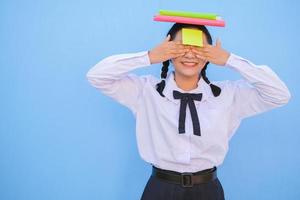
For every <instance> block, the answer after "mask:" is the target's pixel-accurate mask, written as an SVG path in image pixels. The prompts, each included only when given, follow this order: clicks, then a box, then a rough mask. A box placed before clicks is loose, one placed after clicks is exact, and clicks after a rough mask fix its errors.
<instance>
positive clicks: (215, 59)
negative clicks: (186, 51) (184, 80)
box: [192, 39, 230, 66]
mask: <svg viewBox="0 0 300 200" xmlns="http://www.w3.org/2000/svg"><path fill="white" fill-rule="evenodd" d="M192 52H193V53H195V54H196V56H197V57H198V58H200V59H203V60H207V61H209V62H211V63H213V64H216V65H221V66H223V65H225V64H226V62H227V60H228V58H229V56H230V53H229V52H227V51H226V50H224V49H222V47H221V42H220V40H219V39H217V42H216V45H215V46H213V45H204V46H203V47H196V46H193V48H192Z"/></svg>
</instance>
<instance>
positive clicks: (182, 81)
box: [174, 72, 199, 91]
mask: <svg viewBox="0 0 300 200" xmlns="http://www.w3.org/2000/svg"><path fill="white" fill-rule="evenodd" d="M174 79H175V82H176V85H177V86H178V87H179V88H180V89H182V90H184V91H189V90H193V89H195V88H197V87H198V81H199V74H196V75H195V76H183V75H180V74H178V73H176V72H175V76H174Z"/></svg>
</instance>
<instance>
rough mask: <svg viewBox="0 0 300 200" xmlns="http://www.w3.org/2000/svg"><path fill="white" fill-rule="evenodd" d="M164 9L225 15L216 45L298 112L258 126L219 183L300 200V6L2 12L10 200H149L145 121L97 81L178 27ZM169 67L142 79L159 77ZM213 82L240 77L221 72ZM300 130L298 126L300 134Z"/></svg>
mask: <svg viewBox="0 0 300 200" xmlns="http://www.w3.org/2000/svg"><path fill="white" fill-rule="evenodd" d="M159 9H171V10H186V11H199V12H215V13H218V14H220V15H221V16H223V18H224V19H225V20H226V22H227V26H226V27H225V28H217V27H210V28H209V30H210V31H211V33H212V35H213V37H214V41H215V39H216V38H217V37H220V39H221V41H222V44H223V47H224V48H225V49H227V50H228V51H230V52H233V53H235V54H237V55H240V56H242V57H245V58H247V59H249V60H251V61H252V62H254V63H256V64H267V65H269V66H270V67H271V68H272V69H273V70H274V71H275V72H276V73H277V74H278V75H279V76H280V78H281V79H282V80H283V81H284V82H285V83H286V84H287V86H288V87H289V89H290V91H291V94H292V99H291V100H290V102H289V103H288V105H286V106H284V107H281V108H276V109H274V110H272V111H270V112H267V113H264V114H261V115H257V116H255V117H252V118H248V119H246V120H245V121H243V123H242V124H241V126H240V128H239V129H238V131H237V132H236V134H235V135H234V136H233V138H232V140H231V141H230V149H229V152H228V154H227V157H226V159H225V161H224V163H223V165H221V166H219V171H218V174H219V178H220V180H221V182H222V184H223V187H224V190H225V195H226V199H229V200H241V199H243V200H253V199H264V200H274V199H276V200H277V199H278V200H279V199H284V200H294V199H300V190H299V186H300V180H299V178H300V172H299V164H300V154H299V150H300V149H299V142H300V131H299V122H300V119H299V113H300V112H299V102H300V97H299V95H300V92H299V91H300V87H299V83H300V82H299V74H298V73H300V69H299V66H298V63H297V59H299V46H300V42H299V35H300V29H299V25H300V22H299V16H298V14H297V13H298V11H299V9H300V3H299V1H296V0H294V1H293V0H281V1H278V0H264V1H262V0H252V1H245V0H240V1H233V0H227V1H220V0H218V1H217V0H211V1H203V0H202V1H199V0H187V1H182V0H172V1H171V0H164V1H162V0H159V1H141V0H127V1H113V0H112V1H96V0H81V1H70V0H68V1H67V0H65V1H62V0H51V1H50V0H48V1H31V0H28V1H16V0H10V1H8V0H1V2H0V75H1V79H0V91H1V100H0V102H1V112H0V117H1V120H0V199H1V200H2V199H3V200H21V199H22V200H23V199H24V200H41V199H43V200H50V199H51V200H52V199H53V200H66V199H72V200H77V199H80V200H81V199H89V200H96V199H109V200H116V199H139V198H140V195H141V194H142V191H143V189H144V186H145V184H146V181H147V180H148V177H149V176H150V173H151V166H150V165H149V164H147V163H146V162H144V161H143V160H142V159H141V158H140V157H139V154H138V152H137V146H136V139H135V120H134V117H133V115H132V113H131V112H130V111H129V110H128V109H127V108H125V107H123V106H121V105H119V104H118V103H116V102H114V101H113V100H112V99H110V98H109V97H106V96H104V95H102V94H101V93H100V92H99V91H97V90H96V89H95V88H93V87H91V86H90V85H89V83H88V82H87V80H86V73H87V71H88V70H89V69H90V68H91V67H92V66H93V65H94V64H96V63H97V62H98V61H100V60H101V59H103V58H105V57H106V56H109V55H112V54H119V53H129V52H137V51H143V50H149V49H151V48H153V47H154V46H155V45H157V44H158V43H160V42H161V41H162V39H163V38H164V37H165V34H166V32H167V30H168V28H170V26H171V23H161V22H154V21H152V17H153V15H154V14H155V13H157V12H158V10H159ZM160 68H161V66H160V65H153V66H152V67H150V68H143V69H138V70H136V71H135V73H137V74H140V75H141V74H149V73H151V74H154V75H156V76H158V77H159V73H160ZM207 73H208V77H210V79H211V80H226V79H232V80H233V79H237V78H240V76H239V74H237V73H236V72H234V71H232V70H230V69H224V68H220V67H218V66H214V65H210V67H209V69H208V72H207ZM297 123H298V124H297Z"/></svg>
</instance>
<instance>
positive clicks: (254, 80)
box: [226, 53, 291, 104]
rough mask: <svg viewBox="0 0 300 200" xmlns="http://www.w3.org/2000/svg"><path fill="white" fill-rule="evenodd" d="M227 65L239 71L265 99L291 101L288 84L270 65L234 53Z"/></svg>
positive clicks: (279, 101)
mask: <svg viewBox="0 0 300 200" xmlns="http://www.w3.org/2000/svg"><path fill="white" fill-rule="evenodd" d="M226 66H228V67H230V68H232V69H234V70H236V71H237V72H239V73H240V74H241V76H242V77H243V78H244V79H245V80H246V81H247V82H248V83H250V84H251V85H252V86H254V88H255V89H256V90H257V91H258V93H259V95H260V96H261V97H262V98H263V99H264V100H265V101H268V102H272V103H275V104H285V103H287V102H288V101H289V99H290V96H291V94H290V92H289V90H288V88H287V86H286V85H285V83H284V82H283V81H282V80H281V79H280V78H279V77H278V76H277V75H276V73H275V72H274V71H273V70H272V69H271V68H269V67H268V66H265V65H255V64H253V63H252V62H250V61H248V60H246V59H244V58H241V57H239V56H237V55H235V54H232V53H231V54H230V57H229V59H228V60H227V62H226Z"/></svg>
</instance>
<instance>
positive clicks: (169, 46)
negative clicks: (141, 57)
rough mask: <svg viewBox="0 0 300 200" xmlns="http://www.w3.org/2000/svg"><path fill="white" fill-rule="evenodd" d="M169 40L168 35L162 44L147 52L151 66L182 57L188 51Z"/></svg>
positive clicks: (179, 44)
mask: <svg viewBox="0 0 300 200" xmlns="http://www.w3.org/2000/svg"><path fill="white" fill-rule="evenodd" d="M170 38H171V36H170V35H168V36H167V37H166V39H164V41H163V42H162V43H160V44H159V45H158V46H156V47H155V48H153V49H152V50H150V51H149V52H148V54H149V58H150V62H151V64H154V63H161V62H164V61H166V60H169V59H172V58H176V57H179V56H183V55H184V54H185V53H186V52H187V51H188V49H187V48H186V47H185V46H184V45H183V44H181V42H179V41H177V42H175V41H170Z"/></svg>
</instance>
